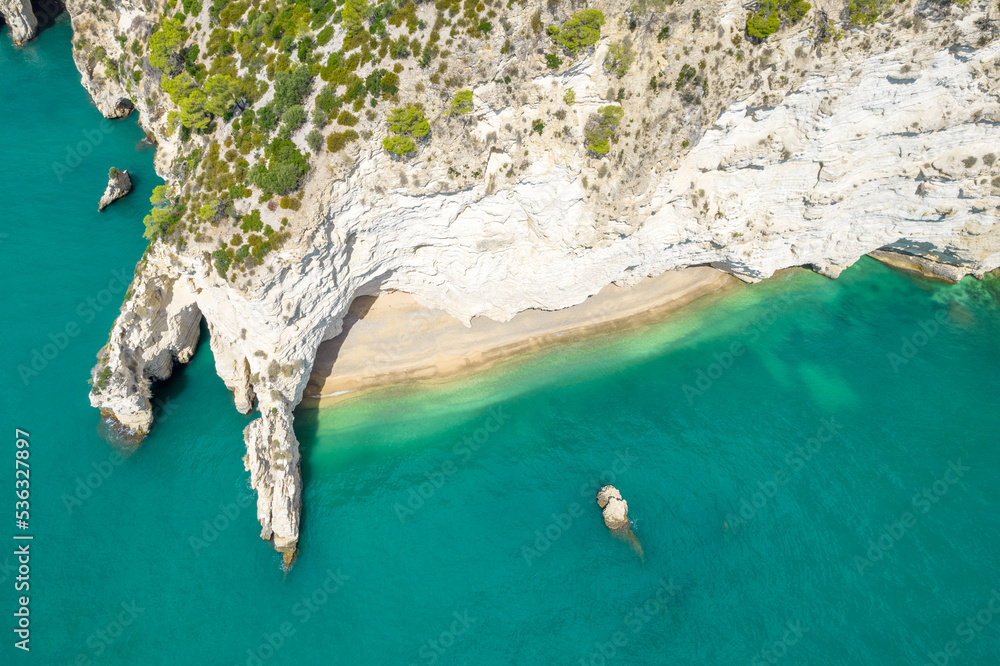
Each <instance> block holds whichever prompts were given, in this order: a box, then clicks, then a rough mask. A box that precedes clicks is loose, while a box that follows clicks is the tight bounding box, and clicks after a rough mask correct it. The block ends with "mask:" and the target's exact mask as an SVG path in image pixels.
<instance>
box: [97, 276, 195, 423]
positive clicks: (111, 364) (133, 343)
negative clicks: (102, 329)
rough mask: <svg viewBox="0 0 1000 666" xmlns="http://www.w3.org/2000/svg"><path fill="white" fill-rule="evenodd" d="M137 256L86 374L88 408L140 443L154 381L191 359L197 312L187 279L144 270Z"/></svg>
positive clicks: (150, 417)
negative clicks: (119, 305) (105, 337)
mask: <svg viewBox="0 0 1000 666" xmlns="http://www.w3.org/2000/svg"><path fill="white" fill-rule="evenodd" d="M148 265H149V264H148V259H147V258H143V260H142V261H140V262H139V266H138V267H137V268H136V276H135V278H134V279H133V281H132V286H131V287H130V288H129V291H128V294H127V295H126V302H125V305H123V306H122V312H121V314H120V315H119V316H118V320H117V321H118V322H119V324H118V325H116V326H115V328H114V329H113V330H112V331H111V336H110V337H109V338H108V342H107V344H106V345H105V346H104V348H103V349H101V351H100V353H99V354H98V363H97V365H96V366H95V367H94V369H93V371H92V373H91V384H92V387H91V392H90V404H91V405H93V406H94V407H97V408H98V409H100V410H101V413H102V414H103V415H104V416H106V417H109V418H112V419H113V420H114V421H115V422H117V423H118V424H119V425H120V426H122V427H123V428H124V429H125V431H126V434H127V435H128V436H130V437H132V438H138V439H141V438H142V437H144V436H145V435H146V434H147V433H148V432H149V429H150V428H151V427H152V425H153V407H152V404H151V403H150V398H151V397H152V391H151V390H150V384H151V382H152V381H154V380H159V379H166V378H167V377H169V376H170V374H171V371H172V370H173V364H174V362H175V361H176V362H180V363H187V362H188V361H189V360H191V355H192V354H193V353H194V350H195V347H196V345H197V343H198V335H199V332H200V331H199V326H200V323H201V313H200V312H199V311H198V306H197V305H196V303H195V294H194V293H193V291H192V289H191V286H190V285H191V281H190V280H187V279H182V278H181V277H180V276H179V275H178V274H177V273H176V272H174V273H170V272H167V271H164V270H162V269H163V267H162V266H157V269H156V270H155V272H153V271H149V272H147V271H146V270H145V269H146V268H148Z"/></svg>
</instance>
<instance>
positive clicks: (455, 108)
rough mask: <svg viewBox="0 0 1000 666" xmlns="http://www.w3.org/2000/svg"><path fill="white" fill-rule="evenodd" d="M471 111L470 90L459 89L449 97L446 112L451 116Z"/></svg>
mask: <svg viewBox="0 0 1000 666" xmlns="http://www.w3.org/2000/svg"><path fill="white" fill-rule="evenodd" d="M470 111H472V91H471V90H459V91H458V92H457V93H455V96H454V97H453V98H452V99H451V104H449V105H448V113H449V114H451V115H453V116H461V115H464V114H466V113H469V112H470Z"/></svg>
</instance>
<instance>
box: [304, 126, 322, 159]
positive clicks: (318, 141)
mask: <svg viewBox="0 0 1000 666" xmlns="http://www.w3.org/2000/svg"><path fill="white" fill-rule="evenodd" d="M306 144H307V145H308V146H309V148H310V149H311V150H312V151H313V152H314V153H318V152H319V150H320V148H321V147H322V146H323V133H322V132H320V131H319V130H317V129H314V130H312V131H310V132H309V134H306Z"/></svg>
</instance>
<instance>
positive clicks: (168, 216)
mask: <svg viewBox="0 0 1000 666" xmlns="http://www.w3.org/2000/svg"><path fill="white" fill-rule="evenodd" d="M149 203H151V204H152V205H153V208H152V209H151V210H150V211H149V215H147V216H146V217H145V218H144V219H143V221H142V223H143V225H144V226H145V227H146V230H145V231H144V232H143V234H142V236H143V238H145V239H146V240H149V241H155V240H156V239H157V238H160V237H162V236H167V235H169V234H170V232H171V231H173V228H174V225H175V224H177V221H178V220H179V219H180V217H181V213H182V211H181V210H179V208H178V206H177V204H176V202H175V197H174V194H173V192H172V191H171V190H170V189H169V188H168V187H167V186H166V185H157V186H156V187H154V188H153V194H152V196H150V197H149Z"/></svg>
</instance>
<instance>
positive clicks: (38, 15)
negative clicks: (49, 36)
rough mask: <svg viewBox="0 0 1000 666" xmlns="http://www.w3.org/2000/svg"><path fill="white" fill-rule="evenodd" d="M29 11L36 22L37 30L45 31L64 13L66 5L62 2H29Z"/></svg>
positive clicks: (42, 0) (40, 0)
mask: <svg viewBox="0 0 1000 666" xmlns="http://www.w3.org/2000/svg"><path fill="white" fill-rule="evenodd" d="M31 11H32V12H34V14H35V19H36V20H37V21H38V29H39V30H45V29H46V28H50V27H52V24H54V23H55V22H56V18H58V17H59V15H60V14H63V13H65V12H66V3H65V2H63V0H31Z"/></svg>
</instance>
